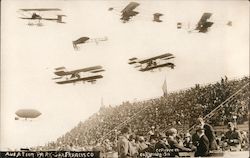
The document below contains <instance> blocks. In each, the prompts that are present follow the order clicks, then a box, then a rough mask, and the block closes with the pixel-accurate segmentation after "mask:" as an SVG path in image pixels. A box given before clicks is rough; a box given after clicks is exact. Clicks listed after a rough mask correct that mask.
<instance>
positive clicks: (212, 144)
mask: <svg viewBox="0 0 250 158" xmlns="http://www.w3.org/2000/svg"><path fill="white" fill-rule="evenodd" d="M197 124H198V125H199V126H200V127H201V128H203V129H204V130H205V135H206V136H207V138H208V140H209V149H210V150H217V143H216V137H215V133H214V129H213V127H212V126H211V125H209V124H207V123H205V122H204V120H203V119H202V118H201V117H199V118H198V119H197Z"/></svg>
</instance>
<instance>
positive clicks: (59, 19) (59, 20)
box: [57, 15, 66, 23]
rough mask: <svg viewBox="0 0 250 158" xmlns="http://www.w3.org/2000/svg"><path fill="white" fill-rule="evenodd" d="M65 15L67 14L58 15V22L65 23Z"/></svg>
mask: <svg viewBox="0 0 250 158" xmlns="http://www.w3.org/2000/svg"><path fill="white" fill-rule="evenodd" d="M63 16H66V15H57V22H58V23H65V22H63V21H62V17H63Z"/></svg>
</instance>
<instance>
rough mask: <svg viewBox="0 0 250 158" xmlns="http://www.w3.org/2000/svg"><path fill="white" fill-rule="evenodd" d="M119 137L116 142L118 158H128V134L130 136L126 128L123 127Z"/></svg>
mask: <svg viewBox="0 0 250 158" xmlns="http://www.w3.org/2000/svg"><path fill="white" fill-rule="evenodd" d="M121 134H122V135H121V136H120V137H119V140H118V145H117V146H118V158H130V157H131V155H129V154H130V152H131V151H130V150H129V146H130V145H129V140H128V138H129V134H130V129H129V128H127V127H124V128H123V129H122V131H121Z"/></svg>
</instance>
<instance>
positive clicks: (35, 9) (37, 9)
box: [19, 8, 61, 12]
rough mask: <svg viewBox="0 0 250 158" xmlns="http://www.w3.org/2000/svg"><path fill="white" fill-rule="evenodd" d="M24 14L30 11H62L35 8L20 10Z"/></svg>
mask: <svg viewBox="0 0 250 158" xmlns="http://www.w3.org/2000/svg"><path fill="white" fill-rule="evenodd" d="M19 10H21V11H24V12H28V11H61V9H58V8H33V9H19Z"/></svg>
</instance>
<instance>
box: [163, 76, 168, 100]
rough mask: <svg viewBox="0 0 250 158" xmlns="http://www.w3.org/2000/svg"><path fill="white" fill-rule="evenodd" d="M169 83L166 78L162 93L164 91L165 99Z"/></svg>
mask: <svg viewBox="0 0 250 158" xmlns="http://www.w3.org/2000/svg"><path fill="white" fill-rule="evenodd" d="M167 89H168V88H167V82H166V78H165V80H164V83H163V85H162V91H163V95H164V97H166V96H167Z"/></svg>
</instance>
